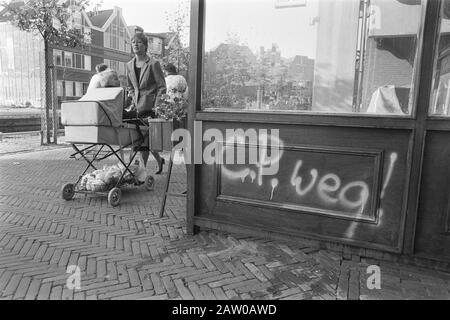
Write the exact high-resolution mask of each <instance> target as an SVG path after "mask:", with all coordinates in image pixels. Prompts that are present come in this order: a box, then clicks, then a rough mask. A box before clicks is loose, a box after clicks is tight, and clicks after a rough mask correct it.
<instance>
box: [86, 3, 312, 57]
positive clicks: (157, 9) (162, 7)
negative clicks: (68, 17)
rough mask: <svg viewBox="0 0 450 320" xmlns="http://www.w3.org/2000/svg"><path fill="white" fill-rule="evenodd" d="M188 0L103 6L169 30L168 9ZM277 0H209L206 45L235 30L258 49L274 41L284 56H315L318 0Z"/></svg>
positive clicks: (136, 22) (150, 28) (131, 20)
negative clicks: (284, 0) (291, 1)
mask: <svg viewBox="0 0 450 320" xmlns="http://www.w3.org/2000/svg"><path fill="white" fill-rule="evenodd" d="M91 1H92V3H95V2H96V0H91ZM97 1H98V0H97ZM186 1H187V2H189V0H103V4H102V6H101V9H111V8H113V7H114V6H119V7H121V8H122V10H123V11H122V12H123V15H124V18H125V21H126V23H127V24H128V25H139V26H141V27H143V28H144V30H145V31H146V32H165V31H168V30H169V26H168V25H167V21H166V16H167V13H170V12H174V11H176V9H177V7H178V4H179V3H183V2H184V3H186ZM277 1H278V0H208V2H207V4H206V10H207V13H208V14H207V16H208V17H210V18H209V19H207V20H206V35H205V45H206V48H205V49H206V50H210V49H212V48H214V47H215V46H217V45H218V44H220V43H222V42H224V41H225V40H226V39H227V37H228V34H229V33H235V34H237V35H238V36H239V39H240V40H241V42H243V43H245V44H247V45H248V46H249V47H250V48H251V49H252V51H253V52H255V53H256V52H257V51H258V50H259V47H260V46H264V47H265V48H270V47H271V46H272V43H277V44H278V46H279V48H280V50H281V52H282V56H283V57H293V56H295V55H298V54H300V55H306V56H309V57H311V58H314V57H315V49H316V33H317V30H316V29H317V28H316V26H315V25H311V21H312V19H313V18H314V17H315V15H316V14H317V5H318V1H317V0H304V3H305V4H306V5H305V6H301V7H292V8H282V9H277V8H275V3H276V2H277ZM297 1H298V0H297ZM300 2H301V1H300ZM249 13H250V14H249ZM251 13H254V14H251ZM187 23H189V21H187ZM185 38H188V36H187V37H186V36H185ZM293 39H298V40H296V41H293Z"/></svg>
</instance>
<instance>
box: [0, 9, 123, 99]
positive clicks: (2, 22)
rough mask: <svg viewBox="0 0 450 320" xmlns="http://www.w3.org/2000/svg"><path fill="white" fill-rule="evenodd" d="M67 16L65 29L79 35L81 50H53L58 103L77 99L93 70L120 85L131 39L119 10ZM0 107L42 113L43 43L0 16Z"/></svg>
mask: <svg viewBox="0 0 450 320" xmlns="http://www.w3.org/2000/svg"><path fill="white" fill-rule="evenodd" d="M69 10H71V11H72V14H71V21H69V25H70V26H72V27H73V28H77V29H80V30H81V31H83V32H84V33H85V42H86V46H85V47H84V48H67V47H57V46H55V47H53V48H51V49H52V50H53V57H54V65H55V67H56V73H57V83H56V87H57V96H58V100H59V101H61V100H71V99H78V98H80V97H81V96H82V95H83V94H84V93H85V92H86V90H87V87H88V84H89V81H90V79H91V77H92V75H93V74H94V73H95V66H96V65H97V64H99V63H106V64H107V65H108V66H110V67H111V68H113V69H115V70H116V71H117V72H118V74H119V78H120V79H121V82H122V84H123V85H125V84H126V78H125V74H126V71H125V70H126V69H125V64H126V63H127V62H128V61H129V60H130V59H131V57H132V54H131V45H130V39H131V35H132V34H131V33H130V31H129V29H128V27H127V24H126V22H125V20H124V18H123V15H122V9H121V8H119V7H114V8H113V9H109V10H101V11H93V12H85V11H81V10H79V8H77V7H75V6H72V7H69ZM0 33H1V34H2V37H0V38H1V39H0V88H1V89H0V105H7V106H8V105H28V106H35V107H42V99H41V96H42V94H43V92H44V89H43V78H44V77H43V66H44V57H43V46H44V44H43V41H42V39H41V38H39V37H37V36H33V35H32V34H31V33H28V32H25V31H21V30H19V28H17V27H16V26H15V25H13V24H12V23H11V21H9V19H8V18H6V17H5V16H1V14H0Z"/></svg>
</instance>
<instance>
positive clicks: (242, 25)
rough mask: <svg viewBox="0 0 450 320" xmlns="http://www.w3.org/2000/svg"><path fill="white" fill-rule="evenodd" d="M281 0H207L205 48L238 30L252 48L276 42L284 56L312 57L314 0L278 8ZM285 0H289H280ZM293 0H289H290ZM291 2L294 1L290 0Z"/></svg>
mask: <svg viewBox="0 0 450 320" xmlns="http://www.w3.org/2000/svg"><path fill="white" fill-rule="evenodd" d="M277 1H281V0H209V3H210V5H208V2H207V5H206V26H205V49H206V50H207V51H208V50H211V49H213V48H214V47H215V46H217V45H219V44H220V43H221V42H224V41H225V40H226V39H227V37H228V33H230V34H237V35H238V38H239V40H240V41H241V42H242V43H244V44H247V45H248V46H249V47H250V49H251V50H252V52H257V51H259V48H260V47H261V46H264V47H265V49H270V48H271V47H272V44H274V43H275V44H277V45H278V47H279V49H280V51H281V55H282V57H284V58H292V57H294V56H296V55H303V56H308V57H310V58H315V56H316V45H317V41H316V40H317V24H313V23H312V22H313V20H314V18H315V17H316V16H317V15H318V4H319V3H318V1H317V0H303V1H298V2H299V3H301V5H300V6H293V7H287V8H277V6H276V3H277ZM282 1H284V2H288V0H282ZM291 1H292V0H291ZM292 2H294V1H292Z"/></svg>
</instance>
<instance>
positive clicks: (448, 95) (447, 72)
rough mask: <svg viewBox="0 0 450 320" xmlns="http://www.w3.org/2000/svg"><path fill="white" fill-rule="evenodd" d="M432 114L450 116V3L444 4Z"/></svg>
mask: <svg viewBox="0 0 450 320" xmlns="http://www.w3.org/2000/svg"><path fill="white" fill-rule="evenodd" d="M440 24H441V26H440V32H439V43H438V46H437V48H438V52H437V56H436V66H435V70H434V81H433V101H432V103H431V109H430V113H431V114H432V115H436V116H450V1H449V0H445V1H443V2H442V7H441V15H440Z"/></svg>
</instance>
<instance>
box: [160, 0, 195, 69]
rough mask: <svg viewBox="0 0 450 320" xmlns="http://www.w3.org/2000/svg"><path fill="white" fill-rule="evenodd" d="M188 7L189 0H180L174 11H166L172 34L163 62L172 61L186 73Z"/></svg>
mask: <svg viewBox="0 0 450 320" xmlns="http://www.w3.org/2000/svg"><path fill="white" fill-rule="evenodd" d="M189 7H190V1H189V0H181V1H179V2H178V7H177V10H175V12H173V13H170V14H169V13H168V12H166V23H167V25H168V27H169V31H170V33H171V34H172V36H171V39H169V43H168V45H167V47H166V54H165V57H164V58H163V62H164V63H172V64H173V65H175V66H176V67H177V70H178V72H181V73H186V72H187V70H188V68H189V59H190V50H189Z"/></svg>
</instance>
